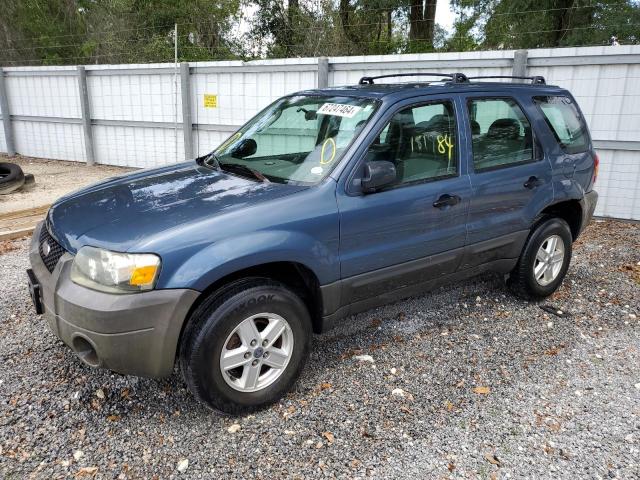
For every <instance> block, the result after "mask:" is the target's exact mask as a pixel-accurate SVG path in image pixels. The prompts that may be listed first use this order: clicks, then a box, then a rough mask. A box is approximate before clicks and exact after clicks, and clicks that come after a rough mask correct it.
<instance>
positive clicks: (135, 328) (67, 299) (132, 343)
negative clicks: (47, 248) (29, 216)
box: [29, 223, 199, 377]
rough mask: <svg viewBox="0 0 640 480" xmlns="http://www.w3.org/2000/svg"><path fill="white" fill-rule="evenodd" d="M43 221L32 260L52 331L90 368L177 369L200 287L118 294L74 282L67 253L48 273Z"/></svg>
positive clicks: (160, 372) (141, 372)
mask: <svg viewBox="0 0 640 480" xmlns="http://www.w3.org/2000/svg"><path fill="white" fill-rule="evenodd" d="M42 228H44V226H43V224H42V223H40V224H39V225H38V226H37V227H36V230H35V232H34V233H33V238H32V240H31V248H30V252H29V260H30V262H31V268H32V270H33V273H34V275H35V277H36V279H37V283H38V285H39V287H40V295H41V300H42V306H43V308H44V316H45V318H46V320H47V323H48V324H49V327H50V328H51V330H52V331H53V333H54V334H55V335H56V336H57V337H58V338H59V339H60V340H62V341H63V342H64V343H65V344H66V345H68V346H69V347H70V348H71V349H72V350H73V351H74V352H75V353H76V354H77V355H78V357H79V358H80V359H81V360H82V361H83V362H84V363H86V364H88V365H90V366H92V367H103V368H107V369H110V370H114V371H116V372H119V373H123V374H131V375H138V376H143V377H164V376H167V375H169V374H171V372H172V371H173V365H174V362H175V356H176V350H177V345H178V339H179V336H180V331H181V330H182V325H183V323H184V321H185V318H186V316H187V313H188V312H189V309H190V308H191V306H192V305H193V303H194V301H195V299H196V298H197V297H198V295H199V292H197V291H195V290H189V289H175V290H153V291H150V292H144V293H132V294H123V295H117V294H116V295H114V294H109V293H103V292H98V291H95V290H91V289H88V288H86V287H82V286H80V285H77V284H75V283H73V282H72V281H71V279H70V277H69V274H70V271H71V263H72V261H73V256H72V255H70V254H69V253H65V254H64V255H63V256H62V257H61V258H60V260H59V261H58V263H57V265H56V266H55V268H54V270H53V272H52V273H49V271H48V270H47V268H46V266H45V264H44V263H43V261H42V258H41V257H40V253H39V251H38V242H39V238H40V231H41V229H42Z"/></svg>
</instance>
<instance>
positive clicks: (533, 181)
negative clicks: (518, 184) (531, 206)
mask: <svg viewBox="0 0 640 480" xmlns="http://www.w3.org/2000/svg"><path fill="white" fill-rule="evenodd" d="M540 185H542V180H540V179H539V178H538V177H536V176H531V177H529V179H528V180H527V181H526V182H524V188H528V189H529V190H532V189H534V188H536V187H539V186H540Z"/></svg>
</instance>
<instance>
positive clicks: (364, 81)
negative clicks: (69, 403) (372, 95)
mask: <svg viewBox="0 0 640 480" xmlns="http://www.w3.org/2000/svg"><path fill="white" fill-rule="evenodd" d="M417 76H428V77H446V78H447V79H449V80H451V81H452V82H453V83H466V82H467V81H468V79H467V76H466V75H465V74H464V73H437V72H416V73H393V74H389V75H378V76H376V77H362V78H361V79H360V81H359V82H358V84H360V85H373V84H374V80H377V79H379V78H391V77H417Z"/></svg>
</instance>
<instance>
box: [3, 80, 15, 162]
mask: <svg viewBox="0 0 640 480" xmlns="http://www.w3.org/2000/svg"><path fill="white" fill-rule="evenodd" d="M0 110H1V111H2V125H3V126H4V143H5V145H6V146H7V155H8V156H10V157H13V156H14V155H15V154H16V147H15V144H14V143H13V127H12V125H11V113H10V112H9V96H8V95H7V86H6V85H5V83H4V70H3V69H2V68H1V67H0Z"/></svg>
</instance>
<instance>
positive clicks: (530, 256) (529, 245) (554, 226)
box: [508, 217, 573, 300]
mask: <svg viewBox="0 0 640 480" xmlns="http://www.w3.org/2000/svg"><path fill="white" fill-rule="evenodd" d="M553 239H555V244H556V245H557V246H556V247H555V249H553V251H554V253H553V254H552V256H551V257H547V258H548V259H549V260H545V261H542V262H541V260H540V258H543V257H544V256H545V254H544V253H542V252H541V247H543V249H544V250H545V252H547V250H550V249H552V246H553V245H552V241H553ZM572 242H573V238H572V236H571V229H570V228H569V225H568V224H567V222H565V221H564V220H563V219H561V218H556V217H544V218H542V219H541V220H540V221H539V222H538V223H537V224H536V225H535V226H534V227H533V228H532V230H531V234H530V235H529V238H528V239H527V242H526V243H525V245H524V248H523V249H522V253H521V254H520V258H519V259H518V263H517V264H516V266H515V268H514V269H513V270H512V271H511V273H510V275H509V279H508V285H509V287H510V288H511V290H512V291H513V292H514V293H515V294H516V295H518V296H519V297H522V298H525V299H528V300H541V299H543V298H546V297H548V296H549V295H551V294H552V293H553V292H555V291H556V290H557V289H558V287H559V286H560V284H561V283H562V281H563V280H564V277H565V275H566V274H567V270H568V268H569V263H570V261H571V244H572ZM547 255H548V252H547ZM560 259H561V261H562V263H559V262H560ZM541 272H542V277H541Z"/></svg>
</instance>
